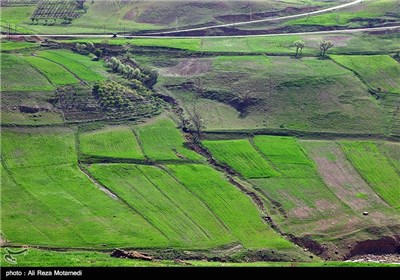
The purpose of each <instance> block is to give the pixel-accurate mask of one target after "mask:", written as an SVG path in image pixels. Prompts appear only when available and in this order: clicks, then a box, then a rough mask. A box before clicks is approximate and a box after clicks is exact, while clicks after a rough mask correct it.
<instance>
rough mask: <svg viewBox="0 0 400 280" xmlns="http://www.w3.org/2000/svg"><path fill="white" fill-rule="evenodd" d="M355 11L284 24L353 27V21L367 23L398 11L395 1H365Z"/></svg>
mask: <svg viewBox="0 0 400 280" xmlns="http://www.w3.org/2000/svg"><path fill="white" fill-rule="evenodd" d="M359 6H361V7H360V9H359V10H356V11H346V10H339V11H334V12H330V13H325V14H321V15H314V16H310V17H304V18H300V19H295V20H290V21H288V22H286V24H288V25H325V26H346V25H349V26H353V25H356V24H357V21H355V19H363V20H364V21H368V20H370V19H373V18H382V17H384V16H386V15H387V14H388V13H390V12H393V13H395V11H396V9H397V11H399V7H398V2H397V1H396V0H380V1H373V0H367V1H364V3H362V4H359Z"/></svg>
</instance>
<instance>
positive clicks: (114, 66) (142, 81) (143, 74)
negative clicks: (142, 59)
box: [106, 55, 158, 89]
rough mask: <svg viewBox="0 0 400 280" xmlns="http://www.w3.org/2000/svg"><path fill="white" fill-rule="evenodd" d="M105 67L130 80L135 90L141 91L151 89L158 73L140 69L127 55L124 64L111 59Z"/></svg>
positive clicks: (118, 60) (153, 70)
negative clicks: (144, 88) (145, 88)
mask: <svg viewBox="0 0 400 280" xmlns="http://www.w3.org/2000/svg"><path fill="white" fill-rule="evenodd" d="M125 56H127V55H125ZM106 65H107V67H109V68H110V69H111V70H112V71H113V72H115V73H118V74H121V75H122V76H123V77H125V78H126V79H128V80H130V82H131V84H132V87H133V88H135V89H143V87H144V86H145V87H147V88H149V89H151V88H152V87H153V86H154V85H155V84H156V83H157V79H158V72H157V71H156V70H155V69H148V68H144V69H141V68H140V67H139V66H138V64H137V62H136V61H135V60H134V59H133V58H131V57H130V56H129V55H128V56H127V57H125V58H124V62H123V61H121V60H120V59H118V58H116V57H111V58H110V59H109V60H108V61H107V62H106Z"/></svg>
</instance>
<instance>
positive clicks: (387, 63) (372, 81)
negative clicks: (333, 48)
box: [330, 55, 400, 93]
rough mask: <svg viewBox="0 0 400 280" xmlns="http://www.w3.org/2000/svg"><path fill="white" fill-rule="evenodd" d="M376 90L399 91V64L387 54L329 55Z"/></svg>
mask: <svg viewBox="0 0 400 280" xmlns="http://www.w3.org/2000/svg"><path fill="white" fill-rule="evenodd" d="M330 57H331V58H332V59H333V60H334V61H336V62H337V63H339V64H341V65H343V66H345V67H347V68H349V69H351V70H352V71H354V72H356V73H357V74H358V75H359V76H360V77H361V79H362V80H363V81H365V82H366V83H367V84H368V85H369V86H370V87H372V88H373V89H374V90H377V91H378V92H380V91H382V92H396V93H400V64H399V63H398V62H397V61H395V60H394V59H393V58H391V57H390V56H388V55H331V56H330Z"/></svg>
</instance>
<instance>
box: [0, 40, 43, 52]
mask: <svg viewBox="0 0 400 280" xmlns="http://www.w3.org/2000/svg"><path fill="white" fill-rule="evenodd" d="M38 46H39V44H37V43H30V42H16V41H5V40H1V43H0V49H1V51H2V52H8V51H19V50H24V49H33V48H37V47H38Z"/></svg>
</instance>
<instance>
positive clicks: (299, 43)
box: [293, 40, 305, 57]
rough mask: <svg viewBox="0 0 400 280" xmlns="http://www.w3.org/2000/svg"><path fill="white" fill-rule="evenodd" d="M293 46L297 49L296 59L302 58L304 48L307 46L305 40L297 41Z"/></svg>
mask: <svg viewBox="0 0 400 280" xmlns="http://www.w3.org/2000/svg"><path fill="white" fill-rule="evenodd" d="M293 45H294V46H295V47H296V54H295V57H301V55H302V52H303V48H304V46H305V43H304V41H303V40H297V41H294V42H293Z"/></svg>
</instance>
